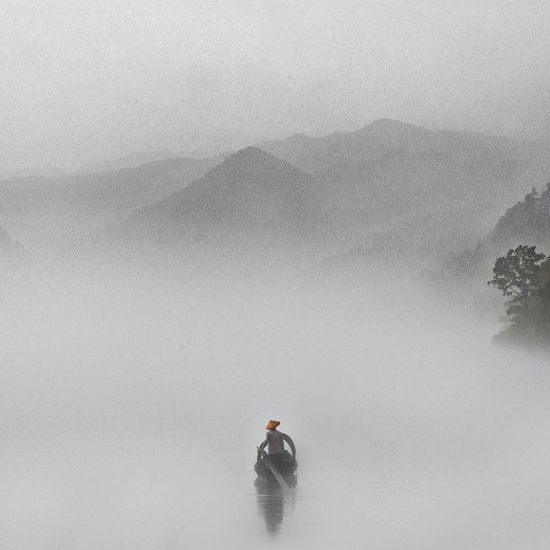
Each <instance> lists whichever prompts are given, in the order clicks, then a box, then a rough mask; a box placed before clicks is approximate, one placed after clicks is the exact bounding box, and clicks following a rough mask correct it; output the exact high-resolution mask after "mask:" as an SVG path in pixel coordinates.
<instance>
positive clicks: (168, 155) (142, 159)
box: [75, 150, 180, 174]
mask: <svg viewBox="0 0 550 550" xmlns="http://www.w3.org/2000/svg"><path fill="white" fill-rule="evenodd" d="M179 156H180V155H176V154H175V153H172V151H168V150H163V151H150V152H148V153H133V154H131V155H127V156H125V157H118V158H114V159H110V160H105V161H103V162H91V163H87V164H83V165H81V166H80V168H79V169H78V170H76V171H75V174H93V173H94V172H107V171H109V172H112V171H113V170H124V169H125V168H137V167H138V166H143V165H144V164H150V163H152V162H159V161H163V160H168V159H175V158H178V157H179Z"/></svg>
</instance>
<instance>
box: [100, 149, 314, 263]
mask: <svg viewBox="0 0 550 550" xmlns="http://www.w3.org/2000/svg"><path fill="white" fill-rule="evenodd" d="M323 223H324V220H323V216H322V208H321V205H320V203H319V200H318V182H317V181H316V180H315V178H313V177H312V176H310V175H308V174H305V173H304V172H302V171H300V170H298V169H297V168H295V167H293V166H291V165H290V164H288V163H287V162H285V161H283V160H280V159H278V158H275V157H274V156H272V155H269V154H268V153H265V152H264V151H262V150H260V149H258V148H255V147H248V148H246V149H243V150H241V151H238V152H237V153H235V154H233V155H231V156H229V157H228V158H227V159H226V160H225V161H224V162H222V163H221V164H220V165H218V166H216V167H215V168H213V169H212V170H210V171H209V172H208V173H207V174H206V175H205V176H204V177H203V178H201V179H199V180H197V181H195V182H193V183H192V184H190V185H189V186H187V187H186V188H184V189H182V190H180V191H177V192H175V193H172V194H171V195H170V196H168V197H167V198H165V199H164V200H162V201H160V202H158V203H156V204H153V205H150V206H146V207H144V208H142V209H140V210H138V211H136V212H135V213H134V214H132V215H131V216H130V217H129V218H128V220H127V221H126V222H125V223H124V224H122V226H121V227H119V228H118V229H115V230H113V231H111V232H110V233H109V239H110V242H111V243H113V242H115V243H118V244H119V245H123V246H125V247H126V248H128V247H133V248H137V249H139V250H146V249H152V250H163V249H166V248H167V247H176V248H177V249H179V250H183V251H185V253H187V254H188V255H189V254H199V255H200V254H202V253H205V252H207V251H209V252H214V253H215V254H220V255H223V254H228V255H231V254H233V253H237V252H239V253H240V252H243V251H246V252H248V253H251V254H253V255H254V254H258V255H262V254H264V253H269V252H268V251H273V250H275V249H278V250H281V251H299V250H301V251H306V250H309V251H310V252H311V251H312V250H313V249H314V247H316V246H317V245H319V241H320V239H322V236H321V235H322V232H323ZM101 246H103V245H101ZM107 246H110V245H107Z"/></svg>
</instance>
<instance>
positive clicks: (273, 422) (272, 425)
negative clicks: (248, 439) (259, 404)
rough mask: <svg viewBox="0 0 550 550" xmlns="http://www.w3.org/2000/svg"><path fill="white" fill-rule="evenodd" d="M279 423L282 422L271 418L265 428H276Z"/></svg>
mask: <svg viewBox="0 0 550 550" xmlns="http://www.w3.org/2000/svg"><path fill="white" fill-rule="evenodd" d="M279 424H280V422H279V421H278V420H270V421H269V422H268V423H267V424H266V426H265V429H266V430H274V429H275V428H276V427H277V426H278V425H279Z"/></svg>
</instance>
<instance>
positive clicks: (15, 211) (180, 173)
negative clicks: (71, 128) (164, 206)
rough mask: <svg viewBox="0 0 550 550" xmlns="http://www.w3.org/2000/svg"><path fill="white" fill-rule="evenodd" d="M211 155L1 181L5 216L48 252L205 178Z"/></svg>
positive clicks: (25, 239) (0, 213)
mask: <svg viewBox="0 0 550 550" xmlns="http://www.w3.org/2000/svg"><path fill="white" fill-rule="evenodd" d="M212 165H213V161H211V160H197V159H169V160H164V161H160V162H153V163H150V164H145V165H143V166H140V167H137V168H130V169H124V170H115V171H108V172H101V173H96V174H83V175H73V176H70V177H63V178H20V179H12V180H6V181H1V182H0V219H2V220H3V223H4V225H5V227H6V228H7V229H8V230H9V232H10V234H12V235H13V236H14V238H16V239H17V240H18V241H20V242H22V243H23V244H24V245H25V247H27V248H28V249H29V250H31V251H33V252H38V253H48V252H50V251H51V250H55V249H58V248H61V247H64V246H66V245H67V243H70V242H72V241H74V240H77V239H79V238H81V237H83V236H85V235H87V234H89V233H92V232H94V231H97V230H99V229H101V228H103V227H105V226H106V225H108V224H115V225H118V224H120V223H121V222H122V220H123V219H124V218H125V217H126V216H127V215H129V214H130V213H131V212H132V211H134V210H136V209H138V208H141V207H143V206H145V205H147V204H152V203H154V202H157V201H159V200H161V199H162V198H163V197H165V196H166V195H169V194H170V193H172V192H174V191H175V190H177V189H181V188H183V187H185V186H186V185H187V184H189V183H190V182H191V181H193V180H195V179H197V178H200V177H201V176H202V175H204V173H205V172H206V171H207V170H208V169H210V168H211V167H212Z"/></svg>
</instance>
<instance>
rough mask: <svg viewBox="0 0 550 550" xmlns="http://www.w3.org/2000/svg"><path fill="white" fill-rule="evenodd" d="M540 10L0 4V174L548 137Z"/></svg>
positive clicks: (544, 23)
mask: <svg viewBox="0 0 550 550" xmlns="http://www.w3.org/2000/svg"><path fill="white" fill-rule="evenodd" d="M549 19H550V5H549V4H548V2H546V1H542V0H528V1H523V2H512V1H509V0H484V1H483V2H471V1H466V0H459V1H457V0H452V1H451V0H449V1H442V0H422V1H420V0H419V1H410V0H390V1H384V2H380V1H374V0H368V1H366V0H359V1H342V0H330V1H328V0H304V1H302V2H290V1H288V0H280V1H276V2H265V1H261V0H260V1H258V0H254V1H253V0H239V1H232V2H226V1H222V0H213V1H208V2H206V1H203V0H200V1H198V0H197V1H191V0H177V1H176V0H168V1H162V2H161V1H158V0H136V1H132V2H128V1H120V2H108V1H105V0H97V1H94V2H90V1H88V0H74V1H71V2H68V1H66V0H49V1H48V2H43V1H40V2H39V1H36V0H32V1H29V2H20V1H16V0H3V2H2V22H1V23H0V26H1V27H0V28H1V33H0V35H1V38H0V44H1V46H2V47H1V52H2V53H1V56H2V57H1V59H2V78H1V80H2V86H1V87H0V102H1V104H2V106H3V109H2V110H1V111H0V128H1V134H0V138H1V140H0V142H1V144H2V153H1V157H0V174H8V173H10V172H11V173H29V172H33V171H38V172H45V171H46V172H50V171H51V170H52V167H57V168H58V169H61V170H68V169H69V170H70V169H75V168H77V167H78V166H79V165H81V164H85V163H89V162H97V161H103V160H105V159H111V158H118V157H124V156H126V155H130V154H133V153H148V152H154V151H160V150H165V149H168V150H171V151H175V152H179V151H182V150H184V151H191V152H193V151H201V152H204V151H207V152H209V153H212V152H213V151H220V150H226V149H228V148H237V147H241V146H244V145H247V144H250V143H254V142H257V141H261V140H264V139H268V138H274V137H284V136H287V135H289V134H292V133H293V132H303V133H311V134H315V135H324V134H327V133H329V132H332V131H335V130H348V129H356V128H359V127H361V126H363V125H364V124H366V123H368V122H370V121H371V120H373V119H377V118H380V117H390V118H396V119H400V120H405V121H409V122H413V123H417V124H421V125H425V126H430V127H438V128H439V127H441V128H458V129H465V130H476V131H483V132H491V133H497V134H501V135H503V134H507V135H511V136H513V137H515V138H544V139H545V138H546V137H547V135H548V130H549V128H550V126H549V124H550V118H549V112H550V109H549V108H550V104H549V97H550V96H549V90H550V73H549V71H548V61H549V54H548V52H549V51H550V33H549V32H548V20H549Z"/></svg>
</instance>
